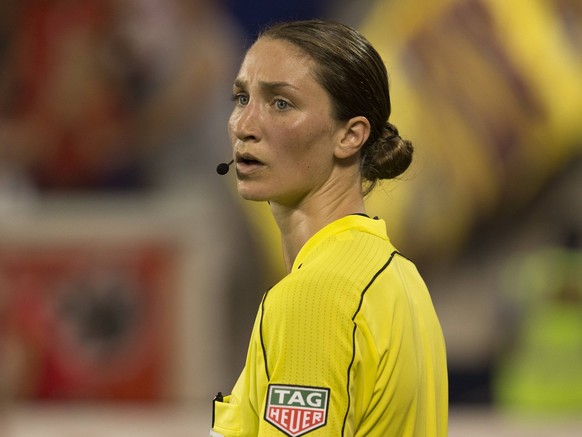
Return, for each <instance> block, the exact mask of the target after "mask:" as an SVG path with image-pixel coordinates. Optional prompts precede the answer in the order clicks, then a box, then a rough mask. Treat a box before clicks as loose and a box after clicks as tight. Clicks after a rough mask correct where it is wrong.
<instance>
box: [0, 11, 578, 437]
mask: <svg viewBox="0 0 582 437" xmlns="http://www.w3.org/2000/svg"><path fill="white" fill-rule="evenodd" d="M312 17H323V18H331V19H338V20H341V21H344V22H346V23H348V24H351V25H354V26H356V27H357V28H359V29H360V30H361V31H362V32H363V33H364V34H365V35H366V36H367V37H368V38H369V39H370V40H371V41H372V43H373V44H374V45H375V46H376V47H377V48H378V49H379V51H380V52H381V54H382V56H383V57H384V59H385V61H386V63H387V67H388V70H389V73H390V76H391V80H392V83H391V93H392V99H393V107H394V112H393V118H392V120H393V122H394V123H395V124H396V125H397V126H398V128H399V130H400V132H401V133H402V134H403V135H404V136H406V137H408V138H409V139H411V140H412V141H413V143H414V144H415V146H416V159H415V162H414V164H413V166H412V168H411V170H410V171H409V172H408V173H407V174H406V175H405V176H404V177H403V178H402V179H401V180H398V181H393V182H390V183H387V184H384V185H383V186H381V187H380V188H379V189H378V190H377V191H376V192H375V193H374V194H372V196H371V197H370V198H369V199H368V209H369V212H370V213H371V214H374V215H379V216H382V217H383V218H385V219H386V220H387V223H388V227H389V229H388V231H389V234H390V235H391V237H392V239H393V240H394V241H395V242H396V245H397V247H399V249H400V250H401V251H402V252H403V253H405V254H406V255H407V256H408V257H410V258H412V259H414V260H415V261H416V263H417V265H418V266H419V269H420V270H421V272H422V273H423V275H424V277H425V279H426V281H427V282H428V284H429V288H430V290H431V293H432V295H433V299H434V302H435V306H436V308H437V312H438V313H439V315H440V318H441V321H442V324H443V329H444V331H445V337H446V340H447V345H448V354H449V367H450V393H451V433H450V435H451V436H456V435H457V436H461V435H463V436H464V435H472V436H473V435H475V436H478V435H481V434H482V435H499V436H505V435H507V436H521V435H523V436H526V435H527V436H538V435H539V436H543V435H552V436H560V435H564V436H569V435H576V431H577V430H579V429H580V425H581V423H580V417H582V414H581V413H582V371H581V370H580V369H582V354H581V352H580V351H582V277H581V272H582V268H581V267H582V253H581V251H580V233H581V232H582V202H581V200H582V156H581V150H582V147H581V146H582V123H581V122H580V115H579V114H581V113H582V79H581V78H582V6H581V5H580V2H577V1H575V0H514V1H512V2H502V1H495V0H440V1H436V2H435V1H430V0H414V1H411V0H409V1H404V0H363V1H350V0H342V1H331V0H329V1H323V0H320V1H296V2H282V1H281V2H276V1H275V2H268V1H264V0H263V1H261V0H253V1H245V2H243V1H236V0H228V1H227V0H224V1H222V2H217V1H208V0H206V1H205V0H190V1H186V0H165V1H162V0H118V1H113V0H90V1H85V2H76V1H71V0H50V1H43V0H23V1H20V2H17V1H5V2H2V3H1V4H0V436H1V437H28V436H35V437H36V436H39V435H43V436H55V437H60V436H77V435H79V436H81V435H82V436H88V437H98V436H105V435H107V436H116V435H124V436H128V435H139V436H152V437H153V436H165V437H166V436H169V437H173V436H176V437H178V436H185V435H201V434H202V433H203V432H204V430H206V429H207V428H208V426H209V402H208V400H209V399H211V398H212V396H213V395H214V393H215V392H216V391H218V390H223V391H227V390H228V389H229V388H230V387H231V386H232V384H233V383H234V380H235V379H236V376H237V374H238V371H239V370H240V368H241V367H242V363H243V360H244V354H245V350H246V344H247V339H248V336H249V332H250V327H251V323H252V320H253V318H254V315H255V311H256V306H257V303H258V300H259V299H260V296H261V294H262V292H263V291H264V290H265V289H267V288H268V287H269V286H270V285H271V284H272V283H273V282H274V281H276V280H277V278H279V277H280V276H281V275H282V274H283V268H282V265H281V262H280V261H279V260H280V256H279V252H280V247H279V242H278V237H277V231H276V229H275V225H274V223H273V222H272V221H271V219H270V215H269V211H268V209H267V208H266V207H265V205H261V204H248V203H243V202H241V201H240V200H239V199H238V198H237V196H236V193H235V192H234V185H233V178H232V175H229V176H227V177H219V176H217V175H216V173H215V172H214V168H215V166H216V164H217V163H218V162H222V161H224V160H226V159H227V158H228V156H229V153H230V150H229V144H228V139H227V136H226V129H225V126H226V120H227V118H228V115H229V111H230V105H231V102H230V99H229V98H230V87H231V81H232V78H233V77H234V74H235V73H236V68H237V67H238V62H239V61H240V59H241V57H242V55H243V53H244V50H245V48H246V47H248V44H249V43H250V42H251V41H252V40H253V38H254V35H255V34H256V32H257V31H258V29H260V28H261V26H263V25H265V24H266V23H269V22H271V21H277V20H282V19H298V18H312ZM202 435H203V434H202Z"/></svg>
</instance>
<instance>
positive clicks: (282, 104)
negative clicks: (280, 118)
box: [275, 99, 289, 110]
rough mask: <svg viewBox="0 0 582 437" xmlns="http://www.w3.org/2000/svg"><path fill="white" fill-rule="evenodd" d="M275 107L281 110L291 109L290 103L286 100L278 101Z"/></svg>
mask: <svg viewBox="0 0 582 437" xmlns="http://www.w3.org/2000/svg"><path fill="white" fill-rule="evenodd" d="M275 107H276V108H277V109H280V110H283V109H287V108H288V107H289V103H288V102H287V101H285V100H281V99H277V100H276V101H275Z"/></svg>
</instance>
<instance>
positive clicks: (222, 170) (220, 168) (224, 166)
mask: <svg viewBox="0 0 582 437" xmlns="http://www.w3.org/2000/svg"><path fill="white" fill-rule="evenodd" d="M233 162H234V159H232V160H231V161H230V162H229V163H226V162H221V163H220V164H218V165H217V166H216V173H218V174H219V175H221V176H222V175H225V174H227V173H228V170H230V165H231V164H232V163H233Z"/></svg>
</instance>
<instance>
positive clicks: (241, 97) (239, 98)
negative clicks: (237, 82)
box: [232, 94, 249, 106]
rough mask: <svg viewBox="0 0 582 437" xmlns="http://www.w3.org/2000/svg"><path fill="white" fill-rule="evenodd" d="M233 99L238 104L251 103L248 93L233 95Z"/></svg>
mask: <svg viewBox="0 0 582 437" xmlns="http://www.w3.org/2000/svg"><path fill="white" fill-rule="evenodd" d="M232 100H233V101H234V102H236V104H237V105H241V106H246V105H248V104H249V96H247V95H246V94H235V95H234V96H232Z"/></svg>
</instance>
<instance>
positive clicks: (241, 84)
mask: <svg viewBox="0 0 582 437" xmlns="http://www.w3.org/2000/svg"><path fill="white" fill-rule="evenodd" d="M234 86H235V88H238V89H245V88H246V81H245V80H243V79H236V80H235V81H234ZM259 88H261V90H264V91H267V92H276V91H279V90H281V89H284V88H291V89H295V90H296V89H298V88H297V87H296V86H295V85H292V84H290V83H288V82H284V81H275V82H268V81H264V80H261V81H259Z"/></svg>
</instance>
